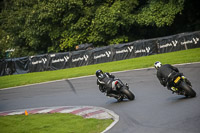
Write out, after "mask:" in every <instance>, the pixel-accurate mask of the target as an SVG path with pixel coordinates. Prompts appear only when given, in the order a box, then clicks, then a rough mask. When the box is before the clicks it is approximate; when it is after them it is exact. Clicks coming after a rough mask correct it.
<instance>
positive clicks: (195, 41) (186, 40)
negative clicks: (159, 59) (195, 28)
mask: <svg viewBox="0 0 200 133" xmlns="http://www.w3.org/2000/svg"><path fill="white" fill-rule="evenodd" d="M177 40H178V42H179V45H181V46H184V47H185V49H191V48H197V47H200V33H199V32H194V33H183V34H180V35H179V36H178V37H177Z"/></svg>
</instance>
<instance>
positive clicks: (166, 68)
mask: <svg viewBox="0 0 200 133" xmlns="http://www.w3.org/2000/svg"><path fill="white" fill-rule="evenodd" d="M154 67H155V68H156V70H157V77H158V79H159V81H160V83H161V84H162V85H163V86H164V87H166V86H167V88H168V89H169V90H172V91H173V92H175V91H176V90H175V88H174V87H173V86H172V85H171V83H170V82H169V81H171V79H173V76H175V75H174V74H177V73H178V74H179V75H180V76H181V77H182V78H183V79H184V80H185V81H186V83H188V84H189V85H190V86H192V85H191V83H190V81H189V80H187V78H186V77H184V76H183V73H179V70H178V68H176V67H174V66H172V65H170V64H165V65H162V63H161V62H159V61H157V62H155V63H154Z"/></svg>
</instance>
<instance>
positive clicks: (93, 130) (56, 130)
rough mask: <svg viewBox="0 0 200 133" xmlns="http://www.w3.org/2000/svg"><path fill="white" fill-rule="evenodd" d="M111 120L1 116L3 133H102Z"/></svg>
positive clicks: (65, 116)
mask: <svg viewBox="0 0 200 133" xmlns="http://www.w3.org/2000/svg"><path fill="white" fill-rule="evenodd" d="M112 122H113V120H111V119H105V120H100V119H93V118H91V119H85V118H83V117H81V116H77V115H73V114H62V113H55V114H34V115H28V116H25V115H12V116H0V130H1V131H0V132H1V133H28V132H31V133H38V132H39V133H100V132H102V131H103V130H105V129H106V127H108V126H109V125H110V124H111V123H112Z"/></svg>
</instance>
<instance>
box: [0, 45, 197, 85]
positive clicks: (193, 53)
mask: <svg viewBox="0 0 200 133" xmlns="http://www.w3.org/2000/svg"><path fill="white" fill-rule="evenodd" d="M155 61H161V62H162V63H163V64H166V63H168V64H180V63H190V62H199V61H200V48H196V49H189V50H183V51H177V52H170V53H164V54H157V55H151V56H143V57H138V58H132V59H127V60H121V61H113V62H108V63H101V64H95V65H88V66H82V67H75V68H68V69H62V70H56V71H45V72H35V73H27V74H18V75H9V76H1V77H0V89H1V88H8V87H14V86H20V85H27V84H33V83H40V82H46V81H52V80H59V79H67V78H73V77H80V76H86V75H94V74H95V72H96V70H97V69H102V70H103V71H104V72H113V71H122V70H132V69H137V68H146V67H152V66H153V64H154V62H155Z"/></svg>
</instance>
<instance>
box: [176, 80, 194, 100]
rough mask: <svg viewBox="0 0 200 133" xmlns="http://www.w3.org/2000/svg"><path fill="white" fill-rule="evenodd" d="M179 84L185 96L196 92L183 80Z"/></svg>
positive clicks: (192, 95) (191, 95)
mask: <svg viewBox="0 0 200 133" xmlns="http://www.w3.org/2000/svg"><path fill="white" fill-rule="evenodd" d="M179 86H180V88H182V89H183V90H184V92H185V96H186V97H195V96H196V92H195V91H194V90H193V89H192V87H189V86H188V85H187V84H186V83H185V82H181V83H180V85H179Z"/></svg>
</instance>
